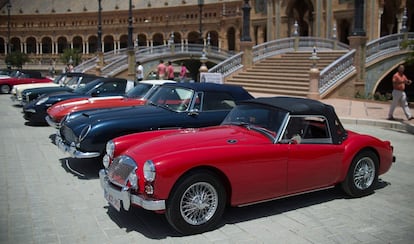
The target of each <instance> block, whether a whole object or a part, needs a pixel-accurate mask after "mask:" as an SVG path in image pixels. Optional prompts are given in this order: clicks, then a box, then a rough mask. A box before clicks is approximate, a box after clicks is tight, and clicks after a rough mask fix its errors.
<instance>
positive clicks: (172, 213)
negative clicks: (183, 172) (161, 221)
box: [166, 171, 226, 234]
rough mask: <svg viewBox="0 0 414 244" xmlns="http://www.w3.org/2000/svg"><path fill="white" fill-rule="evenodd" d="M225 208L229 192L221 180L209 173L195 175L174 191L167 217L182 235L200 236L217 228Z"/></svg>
mask: <svg viewBox="0 0 414 244" xmlns="http://www.w3.org/2000/svg"><path fill="white" fill-rule="evenodd" d="M225 205H226V191H225V189H224V186H223V184H222V182H221V181H220V180H219V178H218V177H217V176H216V175H214V174H212V173H209V172H207V171H199V172H193V173H192V174H189V175H188V176H186V177H185V178H183V179H182V180H180V181H179V182H178V184H177V185H176V186H175V187H174V189H173V191H172V193H171V195H170V198H169V199H168V201H167V211H166V217H167V220H168V222H169V223H170V224H171V226H172V227H174V229H176V230H177V231H178V232H180V233H182V234H196V233H201V232H205V231H208V230H210V229H212V228H214V227H215V226H216V225H217V224H218V222H219V221H220V219H221V216H222V215H223V212H224V208H225Z"/></svg>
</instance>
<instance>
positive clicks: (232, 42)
mask: <svg viewBox="0 0 414 244" xmlns="http://www.w3.org/2000/svg"><path fill="white" fill-rule="evenodd" d="M227 49H228V50H229V51H235V50H236V29H234V27H230V28H228V29H227Z"/></svg>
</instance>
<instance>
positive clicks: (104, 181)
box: [99, 169, 165, 211]
mask: <svg viewBox="0 0 414 244" xmlns="http://www.w3.org/2000/svg"><path fill="white" fill-rule="evenodd" d="M99 180H100V182H101V187H102V189H104V191H105V192H107V193H109V194H110V195H111V196H113V197H115V198H116V199H118V200H121V201H122V208H123V209H125V210H129V208H130V206H131V203H132V204H134V205H138V206H140V207H142V208H143V209H146V210H151V211H160V210H165V200H146V199H144V198H142V197H141V196H139V195H132V194H131V193H130V192H129V191H124V190H119V189H117V188H115V187H114V186H112V185H111V183H110V182H109V179H108V176H107V174H106V170H105V169H101V170H100V171H99Z"/></svg>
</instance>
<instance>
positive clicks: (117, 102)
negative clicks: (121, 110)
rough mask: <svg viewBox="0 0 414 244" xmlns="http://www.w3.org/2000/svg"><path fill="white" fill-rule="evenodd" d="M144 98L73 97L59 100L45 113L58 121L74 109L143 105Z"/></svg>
mask: <svg viewBox="0 0 414 244" xmlns="http://www.w3.org/2000/svg"><path fill="white" fill-rule="evenodd" d="M145 102H146V100H142V99H136V98H135V99H134V98H124V97H122V96H116V97H96V98H74V99H69V100H65V101H62V102H59V103H57V104H55V105H53V106H52V107H50V108H49V109H48V110H47V113H48V115H49V116H50V117H52V118H53V119H54V120H55V121H60V120H61V119H62V118H63V117H64V116H65V115H66V114H68V113H73V112H76V111H83V110H90V109H99V108H109V107H124V106H135V105H143V104H145Z"/></svg>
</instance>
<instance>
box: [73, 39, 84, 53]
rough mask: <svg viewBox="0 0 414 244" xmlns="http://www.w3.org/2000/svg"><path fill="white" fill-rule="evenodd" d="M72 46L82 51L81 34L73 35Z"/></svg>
mask: <svg viewBox="0 0 414 244" xmlns="http://www.w3.org/2000/svg"><path fill="white" fill-rule="evenodd" d="M72 44H73V48H74V49H76V50H79V51H80V52H84V51H85V50H83V38H82V37H81V36H75V37H73V38H72Z"/></svg>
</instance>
